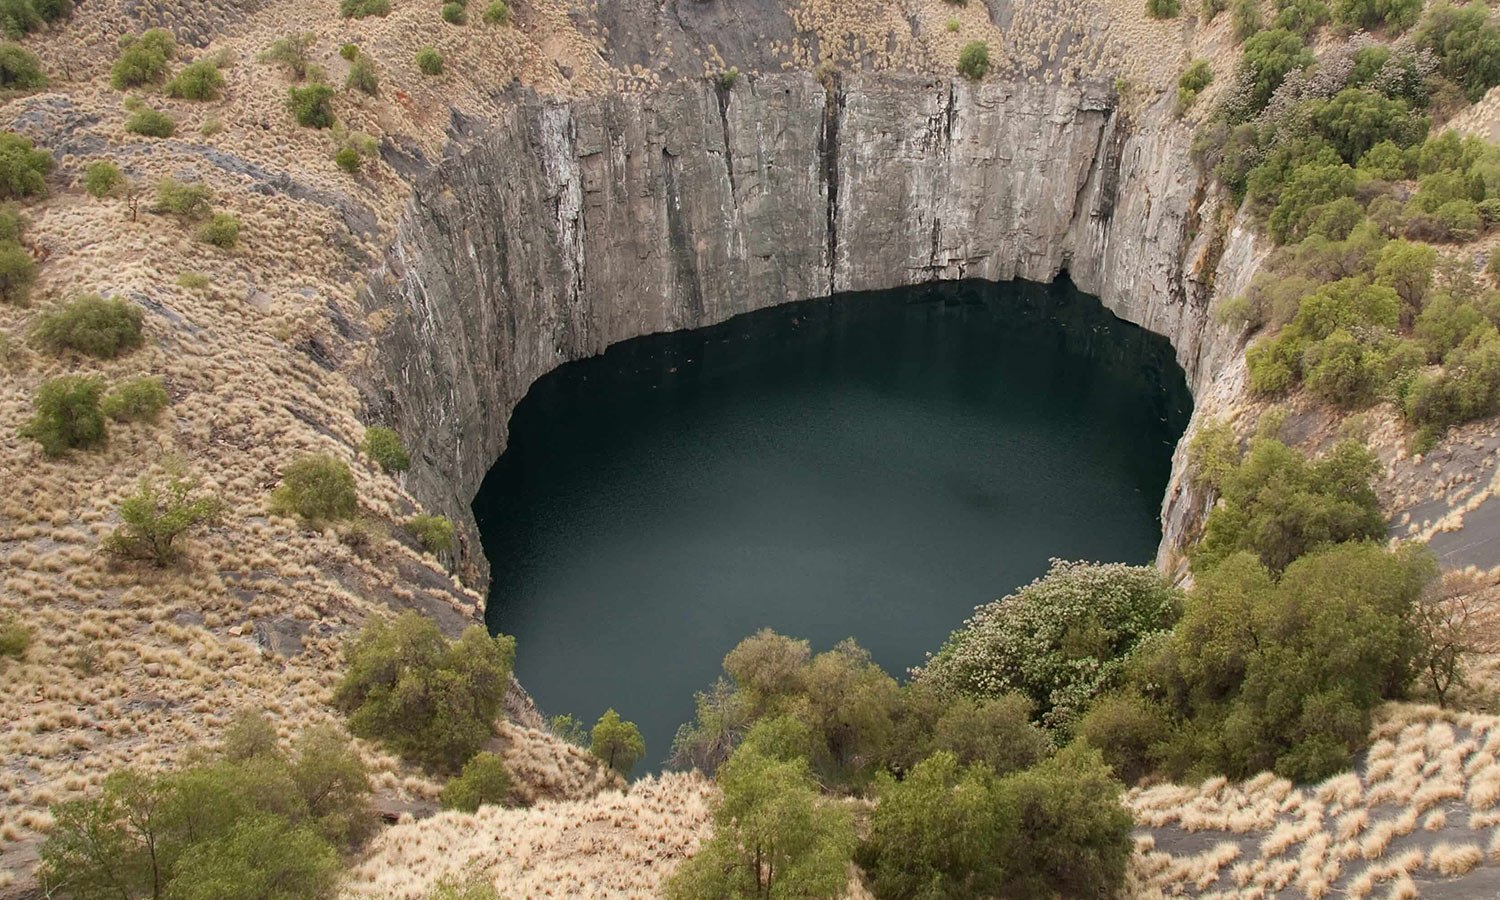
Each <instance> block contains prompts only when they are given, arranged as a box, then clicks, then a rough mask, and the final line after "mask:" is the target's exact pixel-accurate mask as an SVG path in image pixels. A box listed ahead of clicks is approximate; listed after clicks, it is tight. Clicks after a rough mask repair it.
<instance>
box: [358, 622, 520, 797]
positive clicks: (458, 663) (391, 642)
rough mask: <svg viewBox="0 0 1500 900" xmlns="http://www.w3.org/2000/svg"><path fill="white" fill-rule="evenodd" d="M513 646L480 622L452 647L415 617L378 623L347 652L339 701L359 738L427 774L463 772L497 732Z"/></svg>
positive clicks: (430, 625) (433, 627)
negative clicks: (418, 765)
mask: <svg viewBox="0 0 1500 900" xmlns="http://www.w3.org/2000/svg"><path fill="white" fill-rule="evenodd" d="M515 646H516V645H515V639H513V638H509V637H506V636H504V635H499V636H497V637H494V638H491V637H490V636H489V635H488V634H486V633H485V630H484V628H482V627H481V626H478V625H472V626H470V627H469V628H467V629H465V630H464V633H463V636H462V637H460V638H459V639H458V640H457V641H455V642H452V643H450V642H449V641H448V640H447V639H445V638H444V637H443V635H442V632H440V631H439V630H438V627H437V624H436V623H435V622H433V621H432V620H431V619H427V618H425V617H423V616H421V615H419V614H418V613H415V612H407V613H405V614H403V615H402V616H401V617H400V618H398V619H396V620H395V621H394V622H382V621H374V622H371V623H370V624H368V625H366V626H365V628H364V630H363V631H361V632H360V634H359V637H358V638H357V639H356V640H354V641H353V642H351V643H350V644H349V646H348V647H347V649H346V651H345V654H344V659H345V663H346V665H345V674H344V678H343V680H342V681H341V682H340V683H339V685H338V687H337V688H336V689H335V691H334V694H333V703H334V705H335V706H337V707H338V708H340V709H342V710H344V711H345V712H346V713H348V714H349V728H350V730H351V731H353V732H354V733H355V734H357V735H360V736H361V737H367V738H371V739H374V740H379V741H382V742H383V743H385V744H386V745H387V746H388V747H390V748H391V749H392V750H393V751H395V752H396V753H398V754H400V755H401V756H402V757H404V758H406V759H409V760H413V761H416V762H419V763H421V764H422V765H424V766H426V767H428V768H429V769H433V770H436V771H440V772H454V771H458V770H459V769H460V768H461V767H462V766H463V764H464V763H465V762H467V761H468V760H469V759H470V758H471V757H473V756H474V754H475V753H476V752H477V751H478V750H479V748H480V747H482V746H483V745H484V743H485V742H486V741H488V740H489V739H490V737H491V735H492V729H493V726H494V721H495V716H496V715H498V714H499V712H500V703H501V701H502V700H503V699H504V697H505V692H506V689H507V688H508V687H509V686H510V671H511V663H512V662H513V660H514V659H515Z"/></svg>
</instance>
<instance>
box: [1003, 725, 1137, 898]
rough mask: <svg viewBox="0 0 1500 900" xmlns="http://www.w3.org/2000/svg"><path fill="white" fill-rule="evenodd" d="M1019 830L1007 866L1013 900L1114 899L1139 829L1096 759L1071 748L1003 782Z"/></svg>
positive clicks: (1095, 754) (1094, 753)
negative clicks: (1134, 831)
mask: <svg viewBox="0 0 1500 900" xmlns="http://www.w3.org/2000/svg"><path fill="white" fill-rule="evenodd" d="M1000 796H1001V798H1002V800H1003V802H1005V804H1006V805H1007V806H1008V807H1010V808H1011V809H1013V810H1015V815H1016V820H1017V821H1018V822H1019V823H1020V824H1021V828H1020V829H1019V831H1018V833H1017V839H1016V841H1015V844H1014V845H1012V847H1011V848H1010V850H1009V852H1008V853H1006V854H1005V856H1004V859H1005V862H1006V865H1007V868H1008V871H1007V872H1006V882H1007V884H1008V885H1009V888H1008V889H1007V890H1006V891H1004V892H1003V895H1004V896H1012V897H1054V896H1063V897H1111V896H1115V895H1116V894H1117V892H1118V891H1119V889H1120V887H1121V886H1122V884H1123V883H1124V880H1125V867H1126V864H1127V863H1128V862H1129V861H1130V856H1131V851H1132V846H1133V845H1132V842H1131V839H1130V831H1131V828H1132V827H1133V825H1134V823H1133V821H1132V820H1131V817H1130V814H1129V813H1127V812H1126V811H1125V809H1124V807H1122V806H1121V805H1120V800H1119V796H1120V783H1119V782H1118V781H1115V779H1114V778H1112V777H1111V776H1110V772H1109V768H1108V767H1107V766H1105V765H1104V762H1103V760H1102V759H1101V758H1100V756H1099V754H1098V752H1097V751H1094V750H1089V749H1086V748H1084V747H1076V746H1075V747H1068V748H1066V749H1064V750H1062V751H1061V752H1059V753H1058V754H1057V755H1056V756H1054V757H1052V758H1051V759H1049V760H1046V761H1045V762H1042V763H1040V764H1038V765H1036V766H1034V767H1033V768H1031V769H1028V770H1026V771H1024V772H1019V773H1017V774H1015V775H1012V776H1010V777H1009V778H1006V779H1004V780H1003V781H1002V782H1001V784H1000Z"/></svg>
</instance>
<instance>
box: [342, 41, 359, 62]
mask: <svg viewBox="0 0 1500 900" xmlns="http://www.w3.org/2000/svg"><path fill="white" fill-rule="evenodd" d="M339 56H341V57H343V58H344V59H346V60H348V61H349V62H354V59H355V57H357V56H359V45H358V44H343V45H341V46H340V47H339Z"/></svg>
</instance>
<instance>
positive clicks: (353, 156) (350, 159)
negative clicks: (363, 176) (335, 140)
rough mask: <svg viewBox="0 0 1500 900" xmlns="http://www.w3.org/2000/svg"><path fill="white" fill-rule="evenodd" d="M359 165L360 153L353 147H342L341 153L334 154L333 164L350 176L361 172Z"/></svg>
mask: <svg viewBox="0 0 1500 900" xmlns="http://www.w3.org/2000/svg"><path fill="white" fill-rule="evenodd" d="M359 163H360V159H359V151H358V150H356V149H354V148H353V147H340V148H339V151H338V152H337V153H335V154H333V164H334V165H336V166H338V167H339V168H340V169H343V170H344V171H345V172H348V173H349V174H350V175H353V174H354V173H355V172H358V171H359Z"/></svg>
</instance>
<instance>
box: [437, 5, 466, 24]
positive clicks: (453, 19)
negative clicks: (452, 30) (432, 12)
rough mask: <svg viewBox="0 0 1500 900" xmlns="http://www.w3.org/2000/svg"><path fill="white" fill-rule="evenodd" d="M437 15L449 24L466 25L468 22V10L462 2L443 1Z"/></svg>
mask: <svg viewBox="0 0 1500 900" xmlns="http://www.w3.org/2000/svg"><path fill="white" fill-rule="evenodd" d="M439 15H441V16H442V17H443V21H444V22H447V23H448V24H449V25H467V24H468V23H469V12H468V10H466V9H465V8H464V5H463V4H462V3H444V4H443V7H442V9H441V10H439Z"/></svg>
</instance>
